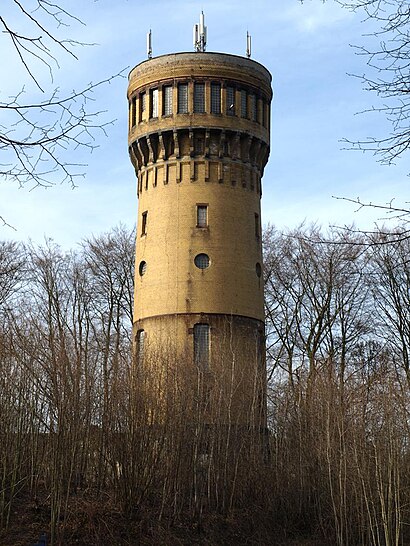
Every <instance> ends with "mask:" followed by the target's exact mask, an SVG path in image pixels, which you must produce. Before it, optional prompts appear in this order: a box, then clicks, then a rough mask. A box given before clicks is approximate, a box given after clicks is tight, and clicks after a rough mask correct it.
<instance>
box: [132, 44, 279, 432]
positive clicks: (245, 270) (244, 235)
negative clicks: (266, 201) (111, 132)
mask: <svg viewBox="0 0 410 546" xmlns="http://www.w3.org/2000/svg"><path fill="white" fill-rule="evenodd" d="M197 49H198V51H197V52H195V53H174V54H169V55H162V56H159V57H156V58H149V59H148V60H146V61H144V62H142V63H140V64H138V65H137V66H136V67H135V68H134V69H133V70H132V71H131V73H130V76H129V86H128V101H129V110H130V116H129V139H128V142H129V152H130V156H131V161H132V163H133V165H134V168H135V171H136V175H137V178H138V200H139V206H138V222H137V244H136V270H135V304H134V332H133V335H134V347H135V362H136V366H137V367H143V366H144V365H145V363H146V362H147V361H148V360H149V358H150V355H151V357H152V355H154V354H155V355H156V356H155V358H154V362H152V365H151V370H156V371H154V373H157V374H165V376H168V377H169V375H167V372H166V371H165V370H164V367H166V366H167V364H166V362H167V361H171V360H172V362H175V363H176V368H177V369H178V370H179V373H180V372H181V370H184V371H185V372H186V374H187V377H190V378H191V379H192V382H193V385H195V384H196V380H197V376H199V375H200V376H201V377H203V378H204V381H205V382H206V385H207V387H206V392H207V400H208V403H209V404H210V405H211V406H212V404H213V405H214V410H212V408H211V410H210V412H209V415H210V417H209V419H210V420H222V421H224V420H226V419H228V418H229V419H231V420H232V419H233V420H234V421H235V422H236V423H238V424H241V425H244V424H253V425H257V426H263V424H264V422H265V418H266V412H265V405H266V400H265V387H266V385H265V384H266V371H265V359H264V349H265V347H264V305H263V277H262V243H261V212H260V199H261V194H262V189H261V178H262V174H263V170H264V167H265V164H266V162H267V160H268V156H269V122H270V102H271V98H272V90H271V76H270V73H269V72H268V71H267V70H266V69H265V68H264V67H263V66H262V65H261V64H259V63H257V62H255V61H253V60H251V59H249V58H245V57H239V56H235V55H228V54H221V53H207V52H205V51H204V47H198V48H197ZM160 354H161V355H163V358H159V356H158V355H160ZM164 355H166V357H165V356H164ZM195 378H196V379H195ZM216 414H217V415H218V416H217V417H215V415H216Z"/></svg>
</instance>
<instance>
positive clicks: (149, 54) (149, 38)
mask: <svg viewBox="0 0 410 546" xmlns="http://www.w3.org/2000/svg"><path fill="white" fill-rule="evenodd" d="M147 57H148V59H152V32H151V29H149V32H147Z"/></svg>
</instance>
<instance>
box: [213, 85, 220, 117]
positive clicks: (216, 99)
mask: <svg viewBox="0 0 410 546" xmlns="http://www.w3.org/2000/svg"><path fill="white" fill-rule="evenodd" d="M211 113H212V114H220V113H221V84H220V83H211Z"/></svg>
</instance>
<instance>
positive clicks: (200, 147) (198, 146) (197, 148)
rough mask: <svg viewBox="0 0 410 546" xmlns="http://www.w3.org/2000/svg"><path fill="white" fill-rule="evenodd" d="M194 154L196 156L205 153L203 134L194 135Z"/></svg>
mask: <svg viewBox="0 0 410 546" xmlns="http://www.w3.org/2000/svg"><path fill="white" fill-rule="evenodd" d="M194 152H195V154H203V153H204V137H203V136H202V135H201V134H199V135H198V134H195V135H194Z"/></svg>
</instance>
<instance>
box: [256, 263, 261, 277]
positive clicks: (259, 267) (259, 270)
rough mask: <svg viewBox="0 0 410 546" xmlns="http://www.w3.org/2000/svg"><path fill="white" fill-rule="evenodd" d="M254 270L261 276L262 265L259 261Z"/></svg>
mask: <svg viewBox="0 0 410 546" xmlns="http://www.w3.org/2000/svg"><path fill="white" fill-rule="evenodd" d="M255 271H256V274H257V276H258V277H259V278H260V277H261V276H262V266H261V264H260V263H259V262H258V263H257V264H256V266H255Z"/></svg>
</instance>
